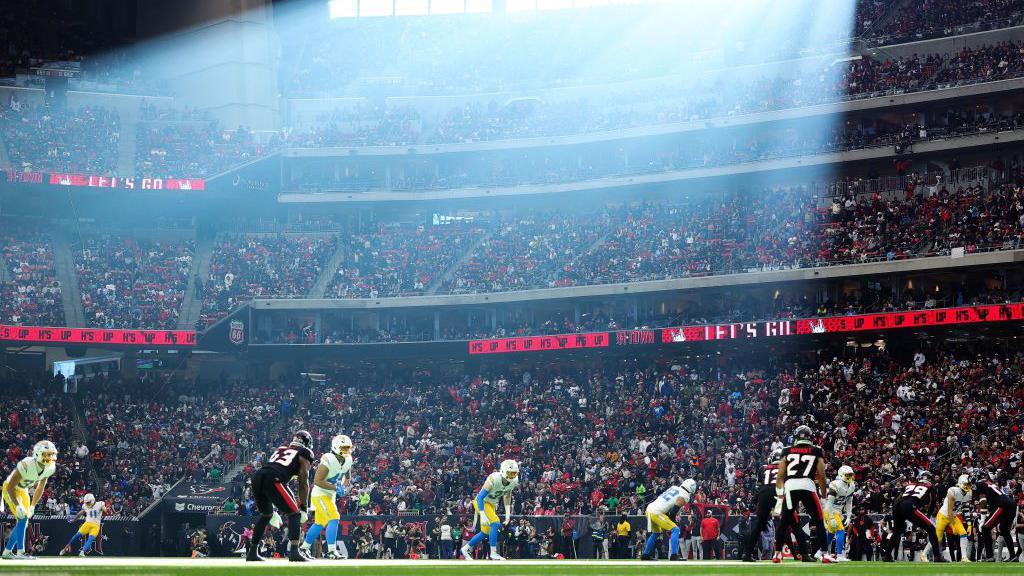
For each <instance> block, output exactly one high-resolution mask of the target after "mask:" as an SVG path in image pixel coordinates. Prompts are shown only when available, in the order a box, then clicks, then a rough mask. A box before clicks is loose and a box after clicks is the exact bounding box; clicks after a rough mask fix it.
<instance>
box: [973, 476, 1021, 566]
mask: <svg viewBox="0 0 1024 576" xmlns="http://www.w3.org/2000/svg"><path fill="white" fill-rule="evenodd" d="M971 482H972V484H973V486H974V493H975V494H977V495H978V497H979V498H984V499H985V501H986V502H987V503H988V509H989V512H990V515H989V517H988V519H986V520H985V523H984V524H982V525H981V526H979V527H978V535H979V540H980V543H981V546H982V547H983V548H984V549H985V555H986V557H987V558H986V559H987V561H989V562H995V560H996V557H995V554H993V551H992V543H993V539H992V530H993V529H994V528H998V530H999V535H1000V536H1002V537H1003V541H1004V542H1006V547H1007V548H1008V549H1009V550H1010V559H1009V560H1008V562H1013V561H1015V560H1017V557H1018V556H1020V553H1021V550H1020V549H1018V548H1017V547H1016V546H1015V545H1014V543H1013V541H1014V538H1013V535H1012V534H1011V533H1010V531H1011V530H1012V529H1013V524H1014V522H1015V521H1016V519H1017V504H1016V503H1015V502H1014V501H1013V499H1012V498H1010V497H1009V496H1007V495H1006V494H1005V493H1004V492H1003V491H1002V490H1001V489H1000V488H999V486H997V485H996V483H995V482H993V481H992V479H991V478H990V477H989V476H988V474H986V473H984V472H978V473H976V474H975V475H974V476H973V477H972V478H971Z"/></svg>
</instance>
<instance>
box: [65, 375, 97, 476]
mask: <svg viewBox="0 0 1024 576" xmlns="http://www.w3.org/2000/svg"><path fill="white" fill-rule="evenodd" d="M64 401H65V402H66V403H67V406H68V410H70V411H71V414H73V415H74V420H75V431H74V437H75V440H78V441H79V442H81V443H82V444H85V445H86V446H87V447H89V455H88V456H86V457H85V469H86V470H88V471H89V477H91V478H92V482H93V484H95V486H96V490H97V491H100V490H101V489H102V488H103V483H102V481H101V479H100V475H99V473H98V472H96V467H95V466H94V465H93V463H92V449H93V447H94V446H95V445H94V444H93V443H92V440H91V439H90V438H89V433H88V432H86V427H85V418H83V417H82V410H81V407H80V406H79V405H78V400H77V399H76V398H75V396H74V395H73V394H65V395H64ZM67 449H68V448H65V450H67Z"/></svg>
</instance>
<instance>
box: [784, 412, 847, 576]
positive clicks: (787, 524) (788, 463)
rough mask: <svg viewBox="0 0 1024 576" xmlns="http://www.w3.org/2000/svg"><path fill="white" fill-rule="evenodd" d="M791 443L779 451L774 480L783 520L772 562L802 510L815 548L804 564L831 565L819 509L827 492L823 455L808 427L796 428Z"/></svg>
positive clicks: (821, 512) (831, 558) (823, 517)
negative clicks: (813, 562)
mask: <svg viewBox="0 0 1024 576" xmlns="http://www.w3.org/2000/svg"><path fill="white" fill-rule="evenodd" d="M793 440H794V442H793V445H792V446H790V447H788V448H785V449H783V450H782V458H781V459H780V460H779V472H778V476H777V477H776V479H775V496H776V497H778V498H779V500H780V501H779V502H778V503H777V504H776V505H775V509H776V510H777V511H779V512H781V514H782V519H781V521H780V522H779V530H778V531H777V532H776V533H775V555H774V556H773V557H772V562H781V561H782V546H783V544H784V543H785V542H786V539H787V536H788V534H789V531H790V530H792V529H794V528H796V526H794V522H795V521H796V519H797V515H796V513H797V511H798V510H797V509H798V507H802V508H803V509H804V513H805V514H807V515H808V516H810V520H811V530H812V533H813V534H814V545H815V548H816V550H815V552H814V556H813V557H810V558H809V557H804V558H803V560H804V561H805V562H810V561H814V560H817V561H820V562H821V563H822V564H831V563H833V562H835V561H836V560H835V558H834V557H832V555H830V554H829V553H828V549H827V548H826V540H825V515H824V512H823V511H822V508H821V499H822V498H823V497H824V496H825V493H826V492H827V490H828V489H827V487H826V485H825V453H824V451H823V450H822V449H821V448H820V447H819V446H815V445H814V443H813V442H811V429H810V428H809V427H807V426H797V428H796V430H794V431H793Z"/></svg>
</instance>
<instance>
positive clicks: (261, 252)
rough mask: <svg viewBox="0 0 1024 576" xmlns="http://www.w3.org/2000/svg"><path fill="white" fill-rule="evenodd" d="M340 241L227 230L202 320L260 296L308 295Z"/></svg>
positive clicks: (214, 259)
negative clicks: (228, 232)
mask: <svg viewBox="0 0 1024 576" xmlns="http://www.w3.org/2000/svg"><path fill="white" fill-rule="evenodd" d="M337 243H338V237H337V236H336V235H334V234H320V235H302V234H276V235H275V234H270V235H263V234H240V235H235V234H223V235H220V236H218V238H217V240H216V242H215V243H214V247H213V253H212V256H211V260H210V274H209V277H208V278H206V281H205V282H202V279H200V281H199V282H198V283H197V284H198V285H200V288H199V290H200V293H201V294H202V297H203V304H202V312H201V317H200V320H199V324H200V326H202V327H205V326H208V325H210V324H213V323H214V322H216V321H217V320H219V319H220V318H223V317H224V316H225V315H226V314H227V313H228V312H229V311H231V310H232V309H233V308H235V307H236V306H238V305H239V304H241V303H242V302H247V301H249V300H251V299H253V298H256V297H261V296H262V297H274V298H305V297H306V296H307V295H309V291H310V290H311V289H312V288H313V283H314V282H316V279H317V278H318V277H319V276H320V271H321V269H322V268H323V266H324V265H326V264H327V261H328V259H329V258H330V256H331V254H332V253H333V252H334V250H335V248H336V246H337Z"/></svg>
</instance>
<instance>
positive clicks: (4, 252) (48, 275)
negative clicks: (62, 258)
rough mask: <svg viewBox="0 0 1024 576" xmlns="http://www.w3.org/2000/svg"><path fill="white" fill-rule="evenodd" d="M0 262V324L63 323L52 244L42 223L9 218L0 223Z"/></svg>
mask: <svg viewBox="0 0 1024 576" xmlns="http://www.w3.org/2000/svg"><path fill="white" fill-rule="evenodd" d="M0 266H3V268H4V269H3V270H2V271H0V324H15V325H18V324H24V325H26V326H62V325H63V324H64V303H63V301H62V300H61V286H60V283H59V282H58V281H57V275H56V269H55V268H54V262H53V245H52V242H51V238H50V235H49V234H48V233H47V232H45V231H44V230H43V228H42V227H38V226H35V225H33V224H29V223H25V222H17V221H14V220H9V219H5V220H4V221H3V222H2V223H0Z"/></svg>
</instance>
